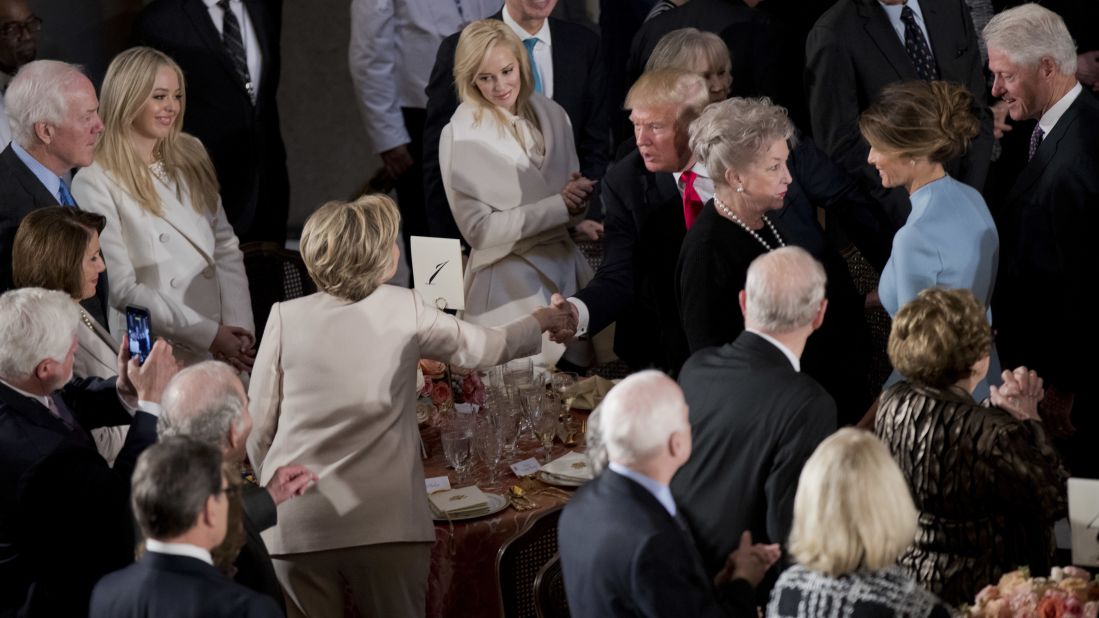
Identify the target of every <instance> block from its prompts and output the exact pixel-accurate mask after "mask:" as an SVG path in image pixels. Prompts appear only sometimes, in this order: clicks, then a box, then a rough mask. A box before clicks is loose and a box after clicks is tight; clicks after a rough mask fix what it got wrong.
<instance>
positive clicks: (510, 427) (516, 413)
mask: <svg viewBox="0 0 1099 618" xmlns="http://www.w3.org/2000/svg"><path fill="white" fill-rule="evenodd" d="M496 423H497V427H499V429H500V439H501V441H502V442H503V444H504V451H506V452H507V454H508V457H512V456H514V455H515V447H516V445H517V443H518V442H519V434H520V433H521V430H522V424H523V415H522V412H521V411H520V410H515V409H511V410H501V411H500V413H499V414H498V415H496Z"/></svg>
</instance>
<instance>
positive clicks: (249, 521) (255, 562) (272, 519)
mask: <svg viewBox="0 0 1099 618" xmlns="http://www.w3.org/2000/svg"><path fill="white" fill-rule="evenodd" d="M243 487H244V489H243V491H242V492H241V502H242V504H243V510H244V534H245V542H244V547H242V548H241V550H240V554H239V555H237V559H236V561H235V562H234V563H233V566H234V567H236V569H237V573H236V575H235V576H233V581H235V582H236V583H238V584H240V585H242V586H244V587H246V588H250V589H252V590H255V591H256V592H259V593H261V594H265V595H267V596H269V597H271V598H272V599H273V600H274V601H275V604H276V605H278V607H279V609H280V610H282V611H283V612H285V611H286V600H285V599H284V598H283V596H282V586H280V585H279V580H278V578H277V577H276V576H275V568H274V567H273V566H272V565H271V554H269V553H268V552H267V545H266V544H265V543H264V542H263V537H261V536H260V533H261V532H263V531H264V530H266V529H268V528H270V527H272V526H274V525H275V524H276V523H278V511H277V510H276V508H275V501H274V500H273V499H271V494H270V493H269V492H268V491H267V490H266V489H264V488H262V487H259V486H257V485H254V484H252V483H249V482H247V481H245V483H244V486H243Z"/></svg>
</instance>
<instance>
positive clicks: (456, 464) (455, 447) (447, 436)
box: [443, 427, 473, 485]
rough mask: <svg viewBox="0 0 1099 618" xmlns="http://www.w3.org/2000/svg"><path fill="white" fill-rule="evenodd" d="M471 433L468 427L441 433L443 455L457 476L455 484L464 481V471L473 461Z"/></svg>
mask: <svg viewBox="0 0 1099 618" xmlns="http://www.w3.org/2000/svg"><path fill="white" fill-rule="evenodd" d="M472 442H473V432H472V431H470V429H469V428H468V427H456V428H452V429H447V430H445V431H443V454H444V455H445V456H446V460H447V463H449V464H450V466H451V467H452V468H454V471H455V472H457V474H458V480H457V483H458V484H459V485H460V484H462V483H463V482H464V481H465V474H466V470H467V469H468V468H469V465H470V463H472V459H473V450H472V447H473V444H472Z"/></svg>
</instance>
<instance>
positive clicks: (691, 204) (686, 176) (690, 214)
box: [679, 170, 702, 230]
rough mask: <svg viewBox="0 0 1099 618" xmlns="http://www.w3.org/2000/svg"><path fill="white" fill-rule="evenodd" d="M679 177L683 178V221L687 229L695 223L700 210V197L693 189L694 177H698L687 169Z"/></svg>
mask: <svg viewBox="0 0 1099 618" xmlns="http://www.w3.org/2000/svg"><path fill="white" fill-rule="evenodd" d="M679 177H680V178H681V179H682V180H683V221H684V222H685V223H686V224H687V229H688V230H689V229H691V226H692V225H694V224H695V219H697V218H698V213H700V212H702V197H701V196H700V195H699V194H698V191H695V178H698V174H696V173H694V171H693V170H687V171H685V172H683V173H682V174H680V175H679Z"/></svg>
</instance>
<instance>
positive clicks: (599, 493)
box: [557, 470, 756, 618]
mask: <svg viewBox="0 0 1099 618" xmlns="http://www.w3.org/2000/svg"><path fill="white" fill-rule="evenodd" d="M690 538H691V537H690V533H689V532H687V531H686V530H684V529H683V528H681V527H680V524H678V523H676V520H675V519H674V518H673V517H672V516H671V515H670V514H669V513H668V511H667V510H665V509H664V507H663V505H661V504H660V502H659V501H657V499H656V498H654V497H653V495H652V494H650V493H649V492H648V491H647V490H646V489H645V488H644V487H642V486H641V485H638V484H637V483H636V482H634V481H632V480H630V479H628V478H626V477H625V476H622V475H620V474H618V473H616V472H614V471H613V470H604V471H603V473H602V474H600V475H599V476H598V477H596V478H595V480H593V481H591V482H590V483H588V484H586V485H584V486H583V487H581V488H580V489H579V490H577V492H576V495H575V496H573V498H572V500H570V501H569V503H568V504H566V505H565V510H564V511H563V512H562V513H561V521H560V523H559V524H558V527H557V546H558V551H559V552H560V554H561V570H562V572H563V574H564V576H565V593H566V594H567V596H568V600H569V613H570V614H571V615H573V616H576V617H577V618H584V617H587V616H591V617H599V618H606V617H612V616H621V617H630V616H638V617H640V616H691V617H697V618H703V617H707V618H708V617H717V616H727V615H733V616H741V617H744V618H748V617H754V616H755V615H756V612H755V607H754V606H753V603H752V588H751V586H750V585H749V584H748V583H747V582H745V581H744V580H734V581H733V582H731V583H729V584H728V585H726V586H722V588H721V589H720V590H719V591H717V593H716V594H715V591H714V590H713V586H712V585H711V580H712V577H713V575H712V574H711V575H709V576H708V575H707V571H706V570H704V569H703V568H702V565H701V564H700V563H699V558H698V552H697V551H696V550H695V548H694V547H693V546H692V545H691V541H690ZM718 570H719V569H715V570H713V573H717V571H718Z"/></svg>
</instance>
